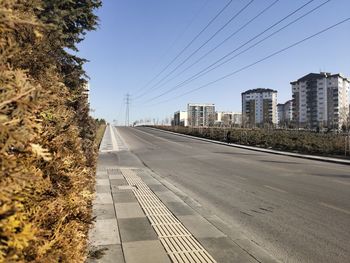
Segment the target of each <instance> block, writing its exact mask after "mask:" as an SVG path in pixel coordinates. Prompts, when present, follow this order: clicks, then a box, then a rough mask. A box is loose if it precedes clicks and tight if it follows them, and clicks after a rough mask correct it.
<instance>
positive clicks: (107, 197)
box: [93, 193, 113, 204]
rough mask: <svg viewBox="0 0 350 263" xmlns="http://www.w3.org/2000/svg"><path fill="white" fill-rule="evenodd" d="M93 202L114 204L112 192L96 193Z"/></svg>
mask: <svg viewBox="0 0 350 263" xmlns="http://www.w3.org/2000/svg"><path fill="white" fill-rule="evenodd" d="M93 204H113V199H112V195H111V193H96V198H95V200H94V201H93Z"/></svg>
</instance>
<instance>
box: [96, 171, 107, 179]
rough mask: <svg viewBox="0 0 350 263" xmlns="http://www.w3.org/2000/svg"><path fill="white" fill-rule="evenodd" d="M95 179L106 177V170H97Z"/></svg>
mask: <svg viewBox="0 0 350 263" xmlns="http://www.w3.org/2000/svg"><path fill="white" fill-rule="evenodd" d="M96 179H108V174H107V173H106V172H97V173H96Z"/></svg>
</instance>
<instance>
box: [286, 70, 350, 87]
mask: <svg viewBox="0 0 350 263" xmlns="http://www.w3.org/2000/svg"><path fill="white" fill-rule="evenodd" d="M333 77H339V78H342V79H343V80H346V81H349V79H347V78H346V77H344V76H343V75H342V74H341V73H337V74H332V73H329V72H320V73H309V74H307V75H305V76H303V77H301V78H300V79H298V80H297V81H292V82H291V83H290V84H292V85H293V84H296V83H298V82H304V81H308V80H313V79H323V78H333Z"/></svg>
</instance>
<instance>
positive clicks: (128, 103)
mask: <svg viewBox="0 0 350 263" xmlns="http://www.w3.org/2000/svg"><path fill="white" fill-rule="evenodd" d="M125 104H126V111H125V126H129V117H130V116H129V106H130V94H129V93H127V94H126V96H125Z"/></svg>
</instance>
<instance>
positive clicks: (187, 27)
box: [135, 0, 209, 93]
mask: <svg viewBox="0 0 350 263" xmlns="http://www.w3.org/2000/svg"><path fill="white" fill-rule="evenodd" d="M208 2H209V0H206V1H205V2H204V4H203V5H202V7H201V8H200V9H199V11H198V12H196V13H195V15H194V16H193V17H192V19H191V20H190V22H189V23H188V24H187V25H186V26H185V29H184V30H182V32H181V33H180V34H179V35H178V36H177V37H176V38H175V40H174V41H173V42H172V43H171V44H170V46H169V47H168V48H167V49H166V51H165V52H164V53H163V54H162V55H161V57H160V59H159V62H158V63H157V66H158V65H159V64H160V61H161V60H162V58H164V57H165V55H167V54H168V53H169V51H170V50H171V49H172V48H173V47H174V46H175V44H176V43H177V42H178V41H179V40H180V39H181V37H182V36H183V35H184V34H185V33H186V32H187V30H188V29H189V28H190V27H191V26H192V24H193V22H194V21H195V20H196V19H197V18H198V16H199V14H200V13H201V12H202V11H203V9H204V8H205V6H206V5H207V4H208ZM153 80H154V79H151V80H150V81H148V82H147V83H146V85H144V86H143V87H142V86H141V87H139V88H138V89H137V90H136V91H135V93H137V92H139V91H140V90H141V89H143V88H146V87H148V85H149V84H151V83H152V81H153Z"/></svg>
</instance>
